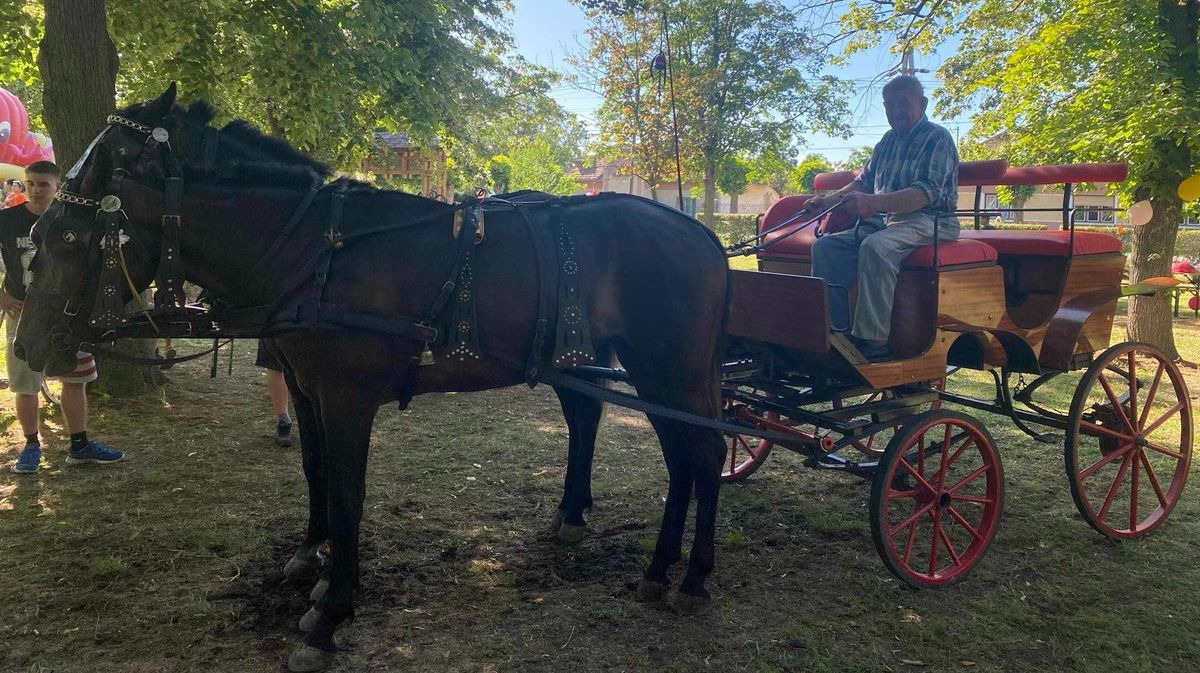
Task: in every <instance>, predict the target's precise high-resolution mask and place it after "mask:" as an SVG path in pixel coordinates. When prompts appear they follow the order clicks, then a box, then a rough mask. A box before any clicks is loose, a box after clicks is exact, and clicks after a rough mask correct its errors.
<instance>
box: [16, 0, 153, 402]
mask: <svg viewBox="0 0 1200 673" xmlns="http://www.w3.org/2000/svg"><path fill="white" fill-rule="evenodd" d="M44 4H45V10H46V34H45V36H44V37H43V38H42V42H41V44H40V45H39V50H38V69H39V70H40V71H41V74H42V86H43V94H42V102H43V104H44V106H45V110H44V112H43V117H44V118H45V120H46V126H47V128H48V129H49V131H50V137H51V138H53V140H54V152H55V158H57V159H58V163H59V165H60V166H62V167H63V169H64V170H65V169H66V168H67V167H69V166H71V165H72V164H74V163H75V161H76V160H77V159H78V158H79V156H80V155H81V154H83V150H84V149H86V148H87V146H88V143H90V142H91V141H92V138H94V137H95V136H96V134H97V133H99V132H100V130H101V129H103V128H104V126H105V125H106V124H107V123H108V115H109V114H110V113H111V112H112V111H113V109H114V108H116V97H117V93H116V83H117V66H118V56H117V48H116V47H115V46H114V45H113V42H112V39H111V38H110V37H109V35H108V23H107V21H106V20H105V14H104V9H105V8H104V0H45V3H44ZM117 349H118V350H120V351H121V352H124V353H128V354H130V355H137V356H141V357H152V356H153V354H154V341H153V340H152V339H137V340H132V339H131V340H128V341H125V342H121V343H118V344H117ZM97 366H98V369H99V372H100V378H99V379H98V380H97V381H96V383H95V384H94V385H93V386H92V387H93V389H97V390H101V391H104V392H106V393H108V394H110V395H113V396H118V397H127V396H132V395H138V394H141V393H143V392H145V391H146V390H148V389H150V388H153V387H157V386H159V385H162V382H163V380H164V379H163V376H162V373H161V372H160V371H159V369H158V368H157V367H137V366H134V365H126V364H121V363H119V362H116V361H112V360H103V359H101V360H100V361H99V362H98V363H97Z"/></svg>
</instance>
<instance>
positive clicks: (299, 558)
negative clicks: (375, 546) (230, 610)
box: [283, 377, 329, 600]
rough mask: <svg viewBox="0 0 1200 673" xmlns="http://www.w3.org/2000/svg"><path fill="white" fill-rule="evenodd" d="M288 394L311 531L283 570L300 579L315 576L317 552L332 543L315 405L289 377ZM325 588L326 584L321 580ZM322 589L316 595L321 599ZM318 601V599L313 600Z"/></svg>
mask: <svg viewBox="0 0 1200 673" xmlns="http://www.w3.org/2000/svg"><path fill="white" fill-rule="evenodd" d="M288 390H289V392H290V393H291V395H292V403H293V404H294V405H295V407H296V423H297V424H298V425H299V428H300V452H301V456H302V460H303V463H304V479H305V481H307V482H308V530H307V531H306V532H305V534H304V542H302V543H301V544H300V548H299V549H297V550H296V553H295V554H293V555H292V558H291V559H289V560H288V562H287V565H285V566H284V567H283V573H284V575H286V576H287V577H291V578H301V577H305V576H308V575H311V574H312V573H314V572H316V570H317V568H318V567H319V565H320V558H319V557H318V551H319V550H320V548H321V545H323V544H324V543H325V541H326V540H328V539H329V532H328V531H329V527H328V523H329V521H328V517H327V516H326V504H327V503H326V500H327V495H326V493H327V492H328V488H327V485H326V475H325V473H324V471H323V470H322V468H321V465H322V455H323V452H324V450H325V449H324V441H325V440H324V437H323V436H322V434H321V430H322V429H321V422H320V420H319V417H318V413H317V408H316V404H315V403H314V402H313V400H311V399H310V398H308V397H307V396H306V395H304V394H303V393H301V392H300V390H299V389H298V388H297V387H296V386H295V385H294V384H293V383H292V382H291V380H290V377H289V382H288ZM322 584H324V580H322ZM319 591H320V589H318V590H317V591H314V596H316V597H318V598H319V593H318V592H319ZM314 600H316V598H314Z"/></svg>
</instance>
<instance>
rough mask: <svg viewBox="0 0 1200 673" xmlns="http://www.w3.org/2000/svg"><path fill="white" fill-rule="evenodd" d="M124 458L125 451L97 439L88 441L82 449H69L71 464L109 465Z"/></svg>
mask: <svg viewBox="0 0 1200 673" xmlns="http://www.w3.org/2000/svg"><path fill="white" fill-rule="evenodd" d="M123 458H125V452H124V451H118V450H116V449H113V448H110V447H108V446H105V445H104V444H101V443H100V442H96V441H91V442H88V443H87V444H86V445H84V447H83V448H81V449H70V450H69V451H67V462H68V463H71V464H75V463H93V464H96V465H107V464H109V463H115V462H117V461H119V460H122V459H123Z"/></svg>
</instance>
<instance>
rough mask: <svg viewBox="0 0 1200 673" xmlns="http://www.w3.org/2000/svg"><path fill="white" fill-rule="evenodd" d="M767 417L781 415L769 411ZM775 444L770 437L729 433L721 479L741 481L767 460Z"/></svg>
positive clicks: (776, 417) (774, 418)
mask: <svg viewBox="0 0 1200 673" xmlns="http://www.w3.org/2000/svg"><path fill="white" fill-rule="evenodd" d="M766 418H770V419H771V420H778V418H779V416H778V415H777V414H770V413H769V414H767V416H766ZM773 445H774V444H773V443H772V442H771V440H769V439H759V438H758V437H751V436H750V435H741V434H737V433H727V434H726V435H725V446H726V448H727V449H728V451H727V452H726V454H725V466H724V467H722V468H721V481H741V480H743V479H745V478H746V477H749V476H750V475H752V474H754V473H755V472H756V471H757V470H758V468H760V467H762V465H763V463H765V462H767V456H769V455H771V447H772V446H773Z"/></svg>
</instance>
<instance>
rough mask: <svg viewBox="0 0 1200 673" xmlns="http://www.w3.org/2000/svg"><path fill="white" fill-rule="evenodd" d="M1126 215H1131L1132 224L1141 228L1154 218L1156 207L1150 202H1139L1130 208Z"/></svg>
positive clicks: (1130, 221)
mask: <svg viewBox="0 0 1200 673" xmlns="http://www.w3.org/2000/svg"><path fill="white" fill-rule="evenodd" d="M1126 214H1128V215H1129V223H1130V224H1132V225H1133V226H1135V227H1141V226H1144V225H1145V224H1146V223H1147V222H1149V221H1150V218H1152V217H1154V206H1153V205H1151V204H1150V202H1149V201H1138V202H1137V203H1135V204H1133V205H1132V206H1129V210H1128V211H1126Z"/></svg>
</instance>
